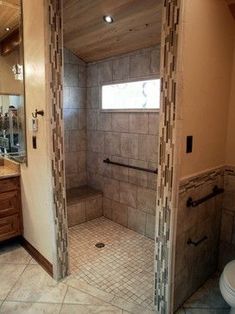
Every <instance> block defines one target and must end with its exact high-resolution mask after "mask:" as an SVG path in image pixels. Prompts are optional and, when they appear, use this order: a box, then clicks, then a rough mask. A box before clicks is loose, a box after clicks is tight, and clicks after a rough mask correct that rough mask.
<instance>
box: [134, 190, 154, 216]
mask: <svg viewBox="0 0 235 314" xmlns="http://www.w3.org/2000/svg"><path fill="white" fill-rule="evenodd" d="M156 193H157V192H156V191H153V190H150V189H145V188H140V187H138V189H137V208H138V209H141V210H143V211H144V212H146V213H149V214H152V215H155V212H156Z"/></svg>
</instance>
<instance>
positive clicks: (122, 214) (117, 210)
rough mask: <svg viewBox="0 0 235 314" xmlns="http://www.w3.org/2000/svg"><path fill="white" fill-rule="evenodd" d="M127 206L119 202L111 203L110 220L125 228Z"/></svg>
mask: <svg viewBox="0 0 235 314" xmlns="http://www.w3.org/2000/svg"><path fill="white" fill-rule="evenodd" d="M127 217H128V206H127V205H124V204H121V203H119V202H115V201H113V202H112V220H113V221H115V222H116V223H118V224H120V225H122V226H125V227H127Z"/></svg>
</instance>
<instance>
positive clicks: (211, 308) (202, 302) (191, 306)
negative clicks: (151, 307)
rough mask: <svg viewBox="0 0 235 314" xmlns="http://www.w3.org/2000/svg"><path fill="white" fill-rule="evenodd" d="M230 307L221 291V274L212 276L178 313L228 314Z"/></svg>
mask: <svg viewBox="0 0 235 314" xmlns="http://www.w3.org/2000/svg"><path fill="white" fill-rule="evenodd" d="M229 311H230V308H229V306H228V305H227V303H226V302H225V301H224V299H223V297H222V295H221V293H220V289H219V274H215V275H214V276H212V277H211V278H210V279H209V280H208V281H207V282H206V283H205V284H204V285H203V286H202V287H201V288H200V289H199V290H198V291H196V292H195V293H194V294H193V295H192V296H191V297H190V298H189V299H188V300H187V301H186V302H185V303H184V305H183V307H182V308H181V309H180V310H179V311H177V312H176V313H177V314H228V313H229Z"/></svg>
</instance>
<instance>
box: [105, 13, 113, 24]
mask: <svg viewBox="0 0 235 314" xmlns="http://www.w3.org/2000/svg"><path fill="white" fill-rule="evenodd" d="M103 20H104V21H105V22H106V23H108V24H111V23H113V18H112V16H111V15H105V16H103Z"/></svg>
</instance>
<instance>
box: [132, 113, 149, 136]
mask: <svg viewBox="0 0 235 314" xmlns="http://www.w3.org/2000/svg"><path fill="white" fill-rule="evenodd" d="M148 129H149V126H148V114H147V113H130V114H129V130H130V132H131V133H140V134H141V133H142V134H148Z"/></svg>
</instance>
